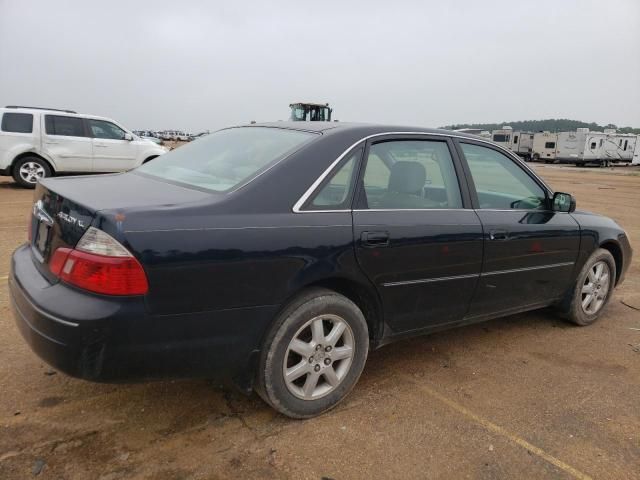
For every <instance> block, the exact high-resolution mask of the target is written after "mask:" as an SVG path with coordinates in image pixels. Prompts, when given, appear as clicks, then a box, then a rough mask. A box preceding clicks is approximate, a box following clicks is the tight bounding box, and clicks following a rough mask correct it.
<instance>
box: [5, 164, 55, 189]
mask: <svg viewBox="0 0 640 480" xmlns="http://www.w3.org/2000/svg"><path fill="white" fill-rule="evenodd" d="M50 176H51V168H50V167H49V165H48V164H47V162H45V161H44V160H43V159H41V158H40V157H24V158H21V159H20V160H18V161H17V162H16V163H15V164H14V165H13V179H14V180H15V181H16V182H17V183H18V184H20V185H21V186H23V187H25V188H35V187H36V184H37V183H38V180H39V179H41V178H46V177H50Z"/></svg>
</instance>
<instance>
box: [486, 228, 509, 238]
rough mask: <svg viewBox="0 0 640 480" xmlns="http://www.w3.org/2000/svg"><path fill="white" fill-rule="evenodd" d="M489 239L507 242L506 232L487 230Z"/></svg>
mask: <svg viewBox="0 0 640 480" xmlns="http://www.w3.org/2000/svg"><path fill="white" fill-rule="evenodd" d="M489 238H490V239H491V240H509V235H508V233H507V231H506V230H489Z"/></svg>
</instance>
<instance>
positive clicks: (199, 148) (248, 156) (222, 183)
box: [136, 127, 316, 192]
mask: <svg viewBox="0 0 640 480" xmlns="http://www.w3.org/2000/svg"><path fill="white" fill-rule="evenodd" d="M315 136H316V134H313V133H309V132H300V131H296V130H285V129H281V128H267V127H243V128H229V129H226V130H220V131H218V132H215V133H212V134H210V135H206V136H204V137H202V138H200V139H198V140H196V141H194V142H192V143H190V144H188V145H184V146H182V147H178V148H176V149H175V150H172V151H171V152H169V153H166V154H164V155H162V156H160V157H158V158H155V159H154V160H152V161H150V162H148V163H145V164H144V165H142V166H140V167H139V168H137V169H136V171H137V172H140V173H144V174H148V175H152V176H154V177H160V178H163V179H166V180H169V181H173V182H178V183H182V184H186V185H191V186H194V187H199V188H204V189H207V190H211V191H214V192H226V191H229V190H232V189H234V188H236V187H238V186H240V185H242V184H243V183H245V182H247V181H248V180H250V179H251V178H252V177H254V176H256V175H257V174H259V173H260V172H262V171H264V170H265V169H267V168H269V167H270V166H271V165H272V164H274V163H275V162H277V161H278V160H280V159H282V158H284V157H285V156H286V155H287V154H289V153H292V152H293V151H294V150H297V149H298V148H299V147H300V146H301V145H302V144H304V143H306V142H307V141H309V140H311V139H312V138H314V137H315Z"/></svg>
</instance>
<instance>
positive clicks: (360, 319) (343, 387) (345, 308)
mask: <svg viewBox="0 0 640 480" xmlns="http://www.w3.org/2000/svg"><path fill="white" fill-rule="evenodd" d="M368 351H369V332H368V329H367V322H366V320H365V318H364V315H363V314H362V311H361V310H360V309H359V308H358V306H357V305H356V304H355V303H353V302H352V301H351V300H349V299H348V298H346V297H344V296H342V295H340V294H338V293H336V292H334V291H331V290H327V289H324V288H313V289H310V290H308V291H306V292H304V293H303V294H301V295H300V296H299V297H297V298H296V299H294V300H293V301H291V302H290V303H289V305H288V306H287V307H286V308H285V309H284V310H283V311H282V312H281V313H280V315H279V316H278V318H277V319H276V321H275V322H274V324H273V326H272V327H271V329H270V330H269V333H268V334H267V337H266V339H265V341H264V345H263V348H262V352H261V354H260V361H259V367H258V375H257V377H258V378H257V381H256V386H255V387H256V391H257V393H258V394H259V395H260V396H261V397H262V399H263V400H264V401H265V402H267V403H268V404H269V405H271V406H272V407H273V408H274V409H276V410H277V411H278V412H280V413H282V414H283V415H286V416H288V417H291V418H310V417H314V416H316V415H319V414H321V413H323V412H326V411H327V410H330V409H331V408H333V407H335V406H336V405H337V404H338V403H339V402H340V401H341V400H342V399H344V398H345V397H346V396H347V394H348V393H349V392H350V391H351V389H352V388H353V387H354V386H355V384H356V382H357V381H358V379H359V378H360V374H361V373H362V370H363V369H364V364H365V362H366V360H367V354H368Z"/></svg>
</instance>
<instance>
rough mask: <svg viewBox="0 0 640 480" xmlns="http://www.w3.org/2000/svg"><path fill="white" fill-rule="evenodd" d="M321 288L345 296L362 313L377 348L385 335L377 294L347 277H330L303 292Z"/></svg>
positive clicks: (312, 284)
mask: <svg viewBox="0 0 640 480" xmlns="http://www.w3.org/2000/svg"><path fill="white" fill-rule="evenodd" d="M314 287H320V288H326V289H327V290H332V291H334V292H336V293H339V294H340V295H344V296H345V297H347V298H348V299H349V300H351V301H352V302H353V303H355V304H356V305H357V306H358V308H359V309H360V310H361V311H362V313H363V315H364V318H365V320H366V321H367V327H368V329H369V340H370V342H371V345H372V346H373V347H374V348H375V346H376V345H378V344H379V343H380V340H381V338H382V335H383V333H384V313H383V309H382V304H381V301H380V299H379V297H378V295H377V294H376V293H375V292H372V291H371V289H370V288H368V287H367V286H365V285H362V284H361V283H360V282H358V281H356V280H353V279H349V278H345V277H329V278H324V279H322V280H317V281H314V282H312V283H309V284H307V285H305V286H304V287H303V288H302V289H301V291H299V292H297V293H296V295H295V296H297V295H299V294H300V293H301V292H302V291H305V290H308V289H310V288H314Z"/></svg>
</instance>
